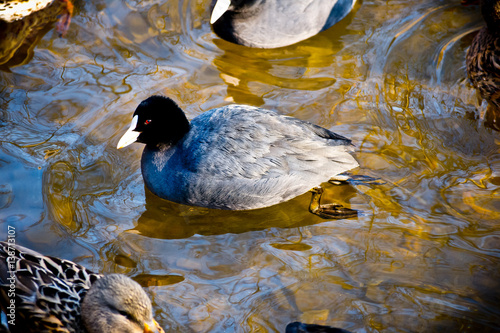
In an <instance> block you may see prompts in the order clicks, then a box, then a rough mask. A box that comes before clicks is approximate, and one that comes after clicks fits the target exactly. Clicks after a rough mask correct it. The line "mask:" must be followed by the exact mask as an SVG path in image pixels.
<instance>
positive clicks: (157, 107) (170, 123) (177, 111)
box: [117, 96, 189, 149]
mask: <svg viewBox="0 0 500 333" xmlns="http://www.w3.org/2000/svg"><path fill="white" fill-rule="evenodd" d="M188 131H189V121H188V120H187V118H186V115H185V114H184V112H183V111H182V110H181V108H180V107H179V106H178V105H177V104H176V103H175V102H174V101H173V100H171V99H170V98H167V97H164V96H151V97H149V98H147V99H145V100H144V101H142V102H141V104H139V106H138V107H137V109H136V110H135V112H134V116H133V118H132V123H131V125H130V128H129V129H128V131H127V132H126V133H125V134H124V135H123V136H122V138H121V139H120V141H119V142H118V146H117V148H118V149H120V148H123V147H125V146H128V145H129V144H131V143H133V142H141V143H144V144H146V145H151V146H157V145H158V144H167V145H172V144H175V143H176V142H177V141H179V140H180V139H182V137H184V135H186V133H187V132H188Z"/></svg>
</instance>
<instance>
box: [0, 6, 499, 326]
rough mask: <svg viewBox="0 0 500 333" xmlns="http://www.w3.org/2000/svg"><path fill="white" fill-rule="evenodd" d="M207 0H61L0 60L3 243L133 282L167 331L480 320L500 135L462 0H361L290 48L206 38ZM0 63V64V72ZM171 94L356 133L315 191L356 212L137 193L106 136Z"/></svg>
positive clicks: (475, 25)
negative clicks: (480, 80)
mask: <svg viewBox="0 0 500 333" xmlns="http://www.w3.org/2000/svg"><path fill="white" fill-rule="evenodd" d="M209 2H210V1H206V0H196V1H180V2H179V1H173V0H170V1H160V2H158V1H135V0H126V1H100V0H92V1H85V2H84V1H75V8H76V11H75V15H74V17H73V19H72V22H71V26H70V29H69V31H68V33H67V34H66V36H65V37H63V38H58V37H57V35H56V34H53V33H51V31H46V30H43V31H40V34H39V35H37V38H36V40H34V42H33V43H34V44H32V45H31V46H30V47H31V50H32V51H33V50H34V53H33V56H32V58H31V56H30V57H28V58H29V59H28V58H26V59H28V62H25V63H23V65H21V66H13V63H12V64H11V65H8V67H6V68H3V71H1V72H0V106H1V107H0V137H1V138H2V139H0V170H1V171H0V228H4V227H5V228H6V226H7V225H14V226H15V227H16V230H17V231H16V232H17V238H16V239H17V241H18V243H20V244H22V245H25V246H29V247H32V248H33V249H35V250H38V251H41V252H43V253H46V254H50V255H56V256H60V257H63V258H67V259H71V260H75V261H77V262H79V263H81V264H83V265H85V266H86V267H88V268H90V269H93V270H96V271H99V272H104V273H111V272H118V273H124V274H128V275H130V276H132V277H133V278H135V279H136V280H137V281H138V282H139V283H141V285H142V286H143V287H145V288H147V289H146V290H147V291H148V293H149V295H150V296H151V297H152V299H153V303H154V307H155V312H156V313H155V318H159V322H160V324H161V325H162V326H163V327H165V329H166V330H167V331H172V332H193V331H194V332H222V331H234V332H257V331H258V332H282V331H284V327H285V326H286V324H287V323H288V322H291V321H296V320H302V321H307V322H314V323H319V324H328V325H333V326H337V327H343V328H345V329H349V330H352V331H370V332H376V331H398V332H399V331H401V332H413V331H418V332H420V331H438V330H445V331H495V330H498V327H497V326H498V318H499V316H500V307H499V304H500V293H499V292H498V291H499V290H500V283H499V281H500V276H499V272H500V269H499V268H500V267H499V260H500V258H499V257H500V253H499V249H500V226H499V222H500V200H499V198H500V193H499V190H500V181H499V179H500V153H499V146H500V139H499V134H498V132H493V131H491V130H490V129H487V128H485V127H484V126H483V125H482V123H481V120H480V119H479V118H480V116H481V114H482V112H484V105H481V103H480V101H479V102H478V100H477V98H476V94H475V91H474V90H473V89H472V88H471V87H470V86H469V85H468V84H467V82H466V73H465V60H464V59H465V54H466V50H467V47H468V45H469V44H470V42H471V41H472V38H473V36H474V33H475V31H476V30H477V29H479V27H480V26H481V24H482V21H481V17H480V15H479V12H478V7H475V6H469V7H464V6H461V5H460V1H458V0H457V1H452V0H442V1H437V2H436V1H430V0H418V1H412V2H411V3H410V2H408V1H382V0H372V1H362V2H360V3H359V4H358V5H357V7H356V10H355V12H354V13H352V14H351V15H349V16H348V17H347V18H346V19H345V20H343V21H342V22H341V23H340V24H339V25H337V26H335V27H334V28H332V29H329V30H327V31H325V32H323V33H321V34H319V35H318V36H315V37H313V38H311V39H309V40H307V41H304V42H301V43H299V44H297V45H292V46H290V47H286V48H280V49H277V50H254V49H248V48H244V47H240V46H238V45H233V44H230V43H228V42H225V41H223V40H220V39H219V38H217V37H216V36H215V35H214V34H213V33H212V32H211V30H210V27H209V24H208V19H209V15H210V13H209ZM4 67H5V66H4ZM156 93H161V94H168V95H169V96H171V97H172V98H174V99H175V100H177V101H178V102H179V104H180V105H181V106H182V107H183V108H184V109H185V110H186V113H187V114H188V117H190V118H193V117H195V116H197V115H199V114H201V113H202V112H203V111H206V110H208V109H210V108H213V107H217V106H221V105H225V104H228V103H231V102H237V103H246V104H251V105H257V106H263V107H268V108H273V109H276V110H277V111H278V112H280V113H282V114H287V115H292V116H295V117H298V118H301V119H304V120H308V121H311V122H313V123H316V124H319V125H321V126H325V127H327V128H330V129H332V130H334V131H335V132H338V133H339V134H342V135H345V136H347V137H350V138H352V139H353V142H354V143H355V145H356V158H357V159H358V161H359V162H360V166H361V167H360V168H359V169H356V170H353V173H354V174H359V175H369V176H372V177H375V178H380V180H381V181H382V182H383V184H379V185H374V184H366V183H355V184H351V185H331V184H327V185H326V191H325V194H324V199H323V200H325V202H337V203H341V204H343V205H344V206H347V207H349V208H352V209H356V210H358V211H359V215H358V217H356V218H350V219H340V220H335V221H327V220H323V219H321V218H319V217H317V216H314V215H312V214H310V213H309V212H308V211H307V207H308V205H309V200H310V194H309V193H307V194H304V195H302V196H299V197H298V198H295V199H293V200H291V201H289V202H286V203H283V204H280V205H277V206H273V207H269V208H265V209H259V210H255V211H248V212H230V211H216V210H209V209H203V208H198V207H187V206H182V205H178V204H174V203H171V202H167V201H164V200H161V199H159V198H157V197H155V196H154V195H152V194H151V193H149V191H147V190H145V189H144V185H143V181H142V178H141V175H140V170H139V160H140V154H141V149H142V148H141V147H140V146H139V145H137V146H132V147H131V148H129V149H128V150H120V151H117V150H116V149H115V146H116V142H117V140H118V138H119V137H120V135H121V134H122V133H123V130H124V129H125V128H126V126H127V125H128V123H129V122H130V118H131V114H132V112H133V110H134V109H135V107H136V106H137V104H138V103H139V102H140V101H141V100H142V99H144V98H145V97H147V96H149V95H150V94H156Z"/></svg>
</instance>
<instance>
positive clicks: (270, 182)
mask: <svg viewBox="0 0 500 333" xmlns="http://www.w3.org/2000/svg"><path fill="white" fill-rule="evenodd" d="M135 141H137V142H141V143H145V144H146V147H145V149H144V152H143V155H142V159H141V169H142V175H143V178H144V182H145V183H146V186H147V187H148V188H149V189H150V190H151V191H152V192H153V193H154V194H156V195H158V196H159V197H161V198H164V199H167V200H170V201H173V202H177V203H181V204H186V205H192V206H201V207H208V208H215V209H227V210H250V209H257V208H263V207H268V206H272V205H275V204H278V203H281V202H284V201H288V200H290V199H292V198H294V197H296V196H299V195H301V194H303V193H306V192H307V191H308V190H310V189H311V188H312V187H314V186H318V185H319V184H321V183H322V182H325V181H328V180H329V179H330V178H331V177H333V176H335V175H338V174H339V173H342V172H345V171H347V170H350V169H353V168H355V167H357V166H358V163H357V162H356V160H355V159H354V158H353V157H352V156H351V154H350V152H351V151H352V144H351V140H349V139H347V138H345V137H343V136H340V135H338V134H336V133H333V132H331V131H329V130H327V129H325V128H322V127H319V126H316V125H314V124H311V123H308V122H305V121H302V120H299V119H296V118H292V117H286V116H282V115H279V114H277V113H276V112H274V111H270V110H265V109H260V108H256V107H251V106H246V105H237V104H236V105H228V106H224V107H220V108H216V109H212V110H210V111H207V112H205V113H203V114H202V115H200V116H198V117H196V118H194V119H193V120H192V121H191V123H190V122H189V121H188V120H187V118H186V116H185V114H184V112H183V111H182V110H181V109H180V108H179V107H178V106H177V104H175V102H174V101H172V100H171V99H169V98H166V97H162V96H152V97H149V98H148V99H146V100H145V101H143V102H142V103H141V104H140V105H139V106H138V107H137V109H136V111H135V113H134V116H133V120H132V124H131V126H130V129H129V130H128V131H127V132H126V133H125V134H124V135H123V137H122V138H121V140H120V142H119V143H118V148H121V147H125V146H127V145H129V144H131V143H133V142H135ZM317 202H319V198H318V201H317Z"/></svg>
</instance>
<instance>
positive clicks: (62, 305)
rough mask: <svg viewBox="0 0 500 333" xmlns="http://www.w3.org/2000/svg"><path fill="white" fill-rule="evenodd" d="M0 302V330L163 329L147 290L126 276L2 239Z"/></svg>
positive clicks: (129, 332) (144, 332) (140, 332)
mask: <svg viewBox="0 0 500 333" xmlns="http://www.w3.org/2000/svg"><path fill="white" fill-rule="evenodd" d="M11 303H13V304H15V310H14V312H12V311H11V308H12V307H11V308H9V306H10V304H11ZM0 305H1V307H0V308H1V312H3V313H0V314H1V317H2V324H4V325H5V324H7V323H6V322H5V321H6V320H7V322H8V325H7V326H8V327H3V329H2V328H1V327H0V331H2V330H3V331H5V330H7V332H11V333H14V332H22V333H30V332H47V333H52V332H58V333H64V332H66V333H73V332H74V333H97V332H109V333H163V329H162V328H161V327H160V326H159V325H158V323H156V321H155V320H154V319H153V316H152V307H151V301H150V300H149V298H148V296H147V295H146V293H145V292H144V290H143V289H142V288H141V286H140V285H139V284H138V283H137V282H135V281H133V280H132V279H130V278H129V277H127V276H125V275H121V274H111V275H105V276H103V275H100V274H95V273H92V272H91V271H89V270H87V269H85V267H83V266H80V265H78V264H76V263H74V262H71V261H68V260H63V259H58V258H55V257H48V256H43V255H41V254H40V253H37V252H35V251H32V250H29V249H27V248H24V247H21V246H16V245H12V244H9V243H6V242H0ZM12 314H15V315H12ZM12 320H14V321H13V322H9V321H12ZM13 323H14V324H15V325H12V324H13ZM0 326H3V325H0Z"/></svg>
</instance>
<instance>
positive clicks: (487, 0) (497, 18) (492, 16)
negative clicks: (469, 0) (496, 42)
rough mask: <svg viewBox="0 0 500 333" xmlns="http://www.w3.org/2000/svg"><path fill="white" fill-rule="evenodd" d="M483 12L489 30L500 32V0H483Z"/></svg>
mask: <svg viewBox="0 0 500 333" xmlns="http://www.w3.org/2000/svg"><path fill="white" fill-rule="evenodd" d="M481 13H482V14H483V17H484V20H485V21H486V25H487V27H488V31H489V32H490V33H497V34H500V0H481Z"/></svg>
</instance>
